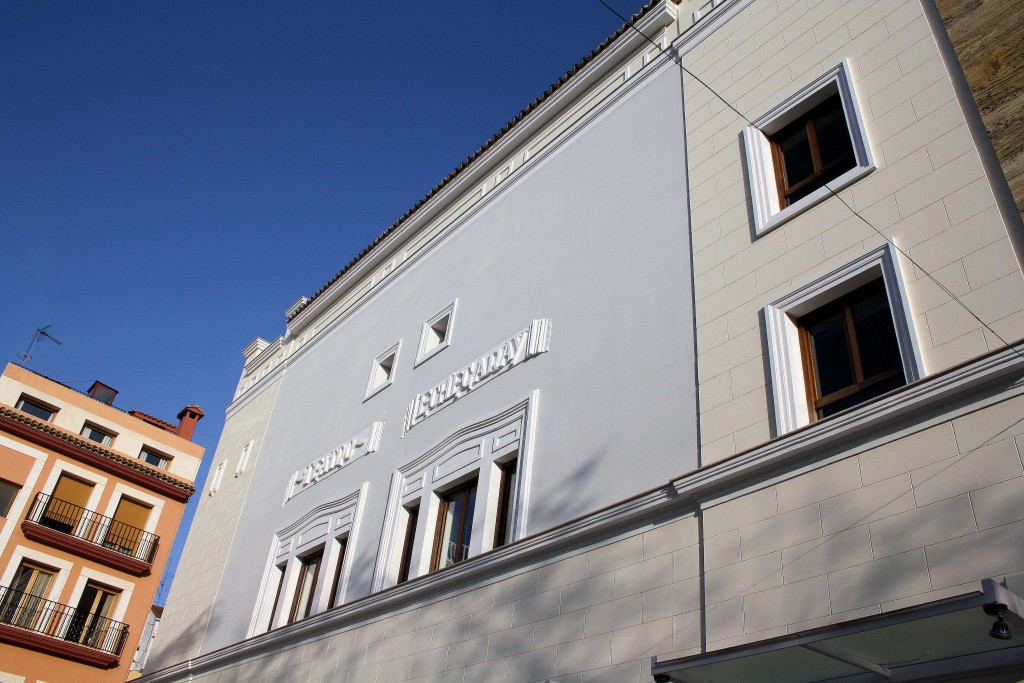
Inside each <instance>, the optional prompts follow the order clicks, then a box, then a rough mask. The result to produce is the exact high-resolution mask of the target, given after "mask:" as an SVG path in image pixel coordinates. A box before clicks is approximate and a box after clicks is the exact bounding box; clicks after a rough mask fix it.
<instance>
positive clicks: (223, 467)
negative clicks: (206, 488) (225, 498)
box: [209, 460, 228, 496]
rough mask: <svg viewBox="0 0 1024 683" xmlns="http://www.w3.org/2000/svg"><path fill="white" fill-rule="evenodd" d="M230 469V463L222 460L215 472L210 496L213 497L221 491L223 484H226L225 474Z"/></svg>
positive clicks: (211, 481) (211, 482)
mask: <svg viewBox="0 0 1024 683" xmlns="http://www.w3.org/2000/svg"><path fill="white" fill-rule="evenodd" d="M227 469H228V461H227V460H222V461H221V462H220V464H219V465H217V469H216V470H214V472H213V477H212V478H211V479H210V494H209V495H211V496H212V495H213V494H215V493H217V491H219V490H220V487H221V484H223V483H224V472H225V471H227Z"/></svg>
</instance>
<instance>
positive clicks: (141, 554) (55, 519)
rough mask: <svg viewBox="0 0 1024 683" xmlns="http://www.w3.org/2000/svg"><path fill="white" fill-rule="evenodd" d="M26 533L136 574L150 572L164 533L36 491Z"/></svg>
mask: <svg viewBox="0 0 1024 683" xmlns="http://www.w3.org/2000/svg"><path fill="white" fill-rule="evenodd" d="M21 529H22V531H23V532H24V534H25V536H26V537H28V538H31V539H32V540H34V541H39V542H40V543H46V544H47V545H51V546H54V547H57V548H63V549H65V550H69V551H71V552H73V553H75V554H77V555H80V556H82V557H87V558H89V559H91V560H96V561H97V562H102V563H103V564H105V565H107V566H109V567H114V568H115V569H120V570H121V571H124V572H127V573H129V574H133V575H135V576H145V575H147V574H149V572H150V570H151V569H152V567H153V556H154V555H155V554H156V549H157V545H158V543H159V540H160V537H159V536H157V535H155V534H151V533H149V532H146V531H143V530H142V529H139V528H137V527H133V526H130V525H128V524H125V523H124V522H119V521H117V520H116V519H113V518H111V517H105V516H103V515H100V514H97V513H95V512H92V511H91V510H86V509H85V508H82V507H78V506H77V505H72V504H71V503H69V502H67V501H64V500H60V499H59V498H53V497H51V496H49V495H47V494H45V493H38V494H36V498H35V500H34V501H33V502H32V508H31V509H30V510H29V512H28V515H27V516H26V517H25V521H24V522H22V524H21Z"/></svg>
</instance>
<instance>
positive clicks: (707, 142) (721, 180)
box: [683, 0, 1024, 464]
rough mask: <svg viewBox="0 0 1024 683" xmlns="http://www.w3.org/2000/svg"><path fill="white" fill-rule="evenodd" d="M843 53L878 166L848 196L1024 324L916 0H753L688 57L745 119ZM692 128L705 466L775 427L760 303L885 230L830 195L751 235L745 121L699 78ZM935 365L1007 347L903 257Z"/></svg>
mask: <svg viewBox="0 0 1024 683" xmlns="http://www.w3.org/2000/svg"><path fill="white" fill-rule="evenodd" d="M844 58H845V59H848V60H849V62H850V65H851V71H852V74H851V75H852V78H853V81H854V83H855V87H856V90H857V92H858V99H859V102H860V108H861V114H862V116H863V118H864V121H865V126H866V128H867V131H868V137H869V140H870V142H871V145H872V153H873V154H874V157H875V162H876V165H877V167H878V168H877V170H876V171H874V172H873V173H871V174H869V175H868V176H867V177H865V178H863V179H861V180H860V181H858V182H856V183H854V184H853V185H851V186H849V187H847V188H846V189H845V190H843V191H842V192H841V193H840V195H841V196H842V197H843V199H844V200H845V201H846V202H848V203H849V204H850V206H852V207H854V208H856V210H857V211H858V212H860V213H861V214H862V215H863V216H864V217H865V218H867V220H869V221H870V222H871V223H872V224H873V225H874V226H876V227H877V228H878V229H879V230H881V231H882V232H883V233H884V234H886V235H887V236H890V237H892V238H893V239H894V240H895V242H896V244H897V245H898V246H899V247H900V248H901V249H904V250H906V251H907V252H908V253H909V254H910V255H911V256H912V258H913V259H915V260H916V261H917V262H918V263H920V264H921V266H922V267H924V268H926V269H927V270H928V272H930V273H931V274H932V275H934V276H935V277H936V278H937V279H938V280H939V281H940V282H942V284H943V285H945V286H946V287H948V288H949V289H950V290H951V291H952V292H954V293H955V294H956V295H957V296H959V297H961V298H962V299H963V300H964V301H965V302H966V303H967V304H968V305H969V306H970V307H971V309H972V310H973V311H974V312H975V313H976V314H977V315H978V316H979V317H980V318H981V319H982V320H984V321H985V322H986V323H987V324H989V325H991V326H992V327H993V328H994V329H995V330H996V331H997V332H998V333H999V334H1000V335H1001V336H1002V337H1003V338H1004V339H1006V340H1007V341H1014V340H1017V339H1019V338H1021V336H1022V335H1024V310H1022V309H1024V280H1022V278H1021V275H1020V271H1019V270H1018V269H1017V266H1016V263H1015V261H1014V257H1013V252H1012V250H1011V248H1010V245H1009V242H1008V239H1007V236H1006V229H1005V227H1004V226H1003V224H1002V222H1001V220H1000V218H999V214H998V211H997V209H996V207H995V202H994V198H993V195H992V191H991V189H990V187H989V183H988V180H987V179H986V177H985V176H984V174H983V170H982V165H981V161H980V159H979V156H978V154H977V152H976V150H975V148H974V146H973V143H972V141H971V136H970V134H969V132H968V130H967V125H966V123H965V120H964V117H963V114H962V112H961V110H960V105H959V103H958V102H957V100H956V99H955V96H954V92H953V89H952V86H951V85H950V81H949V78H948V76H947V74H946V72H945V70H944V67H943V65H942V62H941V59H940V57H939V54H938V51H937V48H936V45H935V41H934V39H933V37H932V36H931V34H930V32H929V28H928V25H927V22H926V20H925V18H924V16H923V14H922V10H921V5H920V2H919V0H892V1H891V2H881V3H858V2H840V1H839V0H824V1H822V2H808V1H806V0H780V1H779V2H761V1H757V0H755V2H753V3H751V4H750V5H749V6H747V7H746V8H745V9H743V10H742V11H741V12H740V13H739V14H738V15H737V16H736V17H734V18H733V19H732V20H731V21H729V22H728V23H727V24H726V25H724V26H723V27H721V28H719V29H718V30H717V31H715V32H714V33H713V34H712V35H711V36H710V37H709V38H707V39H705V40H704V41H703V42H702V43H700V44H699V45H697V46H696V47H695V48H693V49H692V50H690V51H689V52H687V53H685V55H684V57H683V59H684V63H685V65H686V67H687V68H688V69H689V70H690V71H692V72H693V73H695V74H697V75H698V76H699V77H700V78H702V79H703V80H705V81H707V82H708V83H709V84H710V85H711V86H712V87H713V88H714V89H715V90H716V91H718V92H719V93H720V94H721V95H722V96H723V97H724V98H726V99H727V100H728V101H729V102H731V103H732V104H734V105H735V106H736V107H737V108H738V109H739V110H740V111H742V112H744V114H745V115H746V116H747V117H749V118H751V119H752V118H755V117H757V116H758V115H760V114H761V113H763V112H764V111H765V110H766V109H767V108H768V107H771V106H773V105H774V104H775V103H777V102H779V101H781V100H782V99H783V98H784V97H785V96H787V95H788V94H789V93H790V92H792V91H794V90H796V89H797V88H799V87H800V86H802V85H804V84H806V83H808V82H810V81H812V80H813V78H814V77H815V76H816V75H818V74H820V73H822V72H823V71H826V70H828V69H829V68H831V67H833V66H835V65H836V64H837V63H839V61H840V60H842V59H844ZM685 101H686V126H687V139H688V154H689V162H688V163H689V171H690V199H691V206H692V231H693V247H694V274H695V278H696V282H695V290H696V291H695V297H696V302H697V303H696V315H697V330H698V331H697V344H698V370H699V377H700V400H701V432H702V441H703V444H702V445H703V462H704V463H705V464H707V463H710V462H715V461H717V460H720V459H721V458H723V457H727V456H729V455H731V454H733V453H735V452H738V451H742V450H744V449H746V448H749V447H751V446H754V445H756V444H759V443H763V442H764V441H766V440H768V439H769V438H770V437H771V436H772V435H773V433H772V431H773V429H774V422H773V420H774V417H773V415H772V414H771V404H770V399H769V396H770V393H771V388H770V386H768V377H769V372H768V359H767V353H766V351H765V348H766V347H765V343H766V341H765V336H764V329H763V323H762V321H761V311H762V309H763V307H764V306H765V304H767V303H768V302H770V301H772V300H774V299H776V298H777V297H779V296H780V295H782V294H784V293H786V292H788V291H790V290H791V289H792V288H794V287H796V286H798V285H800V284H802V283H804V282H807V281H809V280H812V279H813V278H815V277H818V276H821V275H823V274H825V273H828V272H829V271H831V270H833V269H834V268H836V267H837V266H839V265H841V264H843V263H846V262H848V261H849V260H850V259H851V258H852V257H854V256H855V255H857V254H859V253H862V252H863V251H865V250H867V249H870V248H873V247H875V246H877V245H879V244H881V243H882V238H881V237H880V236H879V235H878V234H877V233H876V232H875V231H874V230H872V229H871V228H870V227H869V226H867V225H865V224H864V223H863V222H862V221H861V220H860V219H858V218H857V217H856V216H854V215H852V214H851V212H850V210H849V209H847V208H846V207H845V206H843V204H842V203H841V202H839V201H838V200H837V199H835V198H830V199H826V200H825V201H823V202H822V203H820V204H818V205H817V206H815V207H813V208H812V209H810V210H808V211H806V212H804V213H803V214H801V215H799V216H796V217H794V218H793V219H791V220H790V221H788V222H786V223H784V224H782V225H780V226H779V227H778V228H776V229H775V230H772V231H771V232H768V233H767V234H763V235H761V236H760V237H758V238H756V239H755V238H754V237H753V230H752V228H751V222H750V218H749V203H750V200H749V197H748V195H747V189H746V181H745V163H744V161H743V159H742V152H741V147H742V145H741V141H740V134H741V130H742V128H743V126H744V125H745V122H744V121H742V120H741V119H740V118H739V117H737V116H736V114H734V113H733V112H732V111H730V110H729V109H727V108H726V107H725V105H723V104H722V103H721V101H719V100H718V99H717V98H716V97H715V96H714V95H712V94H711V93H710V92H709V91H708V90H707V89H706V88H704V87H703V86H702V85H700V84H699V83H697V82H696V81H695V80H694V79H692V78H690V77H687V78H686V81H685ZM901 267H902V270H903V274H904V278H905V281H906V285H907V290H908V291H907V295H908V298H909V301H910V308H911V311H912V314H913V328H914V331H915V334H916V336H917V339H918V341H919V344H920V348H921V351H922V355H923V360H924V364H925V372H926V374H930V373H934V372H937V371H940V370H942V369H945V368H948V367H951V366H953V365H956V364H958V363H961V362H963V361H965V360H968V359H970V358H972V357H975V356H977V355H979V354H982V353H985V352H986V351H989V350H991V349H994V348H998V347H1000V346H1002V343H1001V342H1000V341H999V340H998V339H996V338H995V337H994V336H992V335H991V334H990V333H989V332H987V331H985V330H984V328H983V327H982V326H981V325H979V324H978V322H977V321H976V320H974V319H973V318H972V317H971V316H969V315H968V314H967V313H965V312H964V311H963V309H962V308H961V307H960V306H959V305H958V304H957V303H956V302H955V301H953V300H952V299H951V298H950V297H949V296H948V295H946V294H945V293H943V292H942V291H941V290H940V289H939V288H938V287H937V286H936V285H935V283H934V282H932V281H931V280H930V279H928V278H927V277H925V276H924V275H923V273H922V272H921V271H919V270H918V269H917V268H915V267H914V266H912V265H910V264H909V263H907V262H905V261H904V262H903V263H901Z"/></svg>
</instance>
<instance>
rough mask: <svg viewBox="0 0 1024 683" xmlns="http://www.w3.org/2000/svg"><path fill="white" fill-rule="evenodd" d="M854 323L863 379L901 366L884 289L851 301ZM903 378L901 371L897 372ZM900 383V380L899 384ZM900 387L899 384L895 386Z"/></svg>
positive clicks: (894, 329)
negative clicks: (852, 303)
mask: <svg viewBox="0 0 1024 683" xmlns="http://www.w3.org/2000/svg"><path fill="white" fill-rule="evenodd" d="M851 309H852V312H853V324H854V327H856V331H857V345H858V346H859V347H860V357H861V365H862V367H863V368H864V379H871V378H872V377H874V376H875V375H879V374H881V373H883V372H885V371H886V370H893V369H895V368H902V365H903V363H902V361H901V360H900V348H899V343H898V342H897V341H896V328H894V327H893V324H892V314H891V313H890V311H889V301H888V299H887V298H886V296H885V292H879V293H877V294H875V295H874V296H871V297H870V298H868V299H866V300H864V301H860V302H858V303H856V304H854V305H853V306H852V307H851ZM900 378H901V379H902V373H901V375H900ZM902 383H903V382H902V381H901V382H900V384H902ZM897 386H899V385H897Z"/></svg>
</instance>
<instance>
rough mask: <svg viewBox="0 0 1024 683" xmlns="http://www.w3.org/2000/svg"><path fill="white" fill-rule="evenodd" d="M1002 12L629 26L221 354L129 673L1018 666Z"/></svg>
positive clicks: (846, 6)
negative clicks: (191, 502)
mask: <svg viewBox="0 0 1024 683" xmlns="http://www.w3.org/2000/svg"><path fill="white" fill-rule="evenodd" d="M982 4H983V5H984V3H982ZM1021 17H1022V14H1021V12H1020V11H1019V10H1013V9H1011V8H1006V11H1003V12H1001V13H999V15H998V21H999V22H1001V26H1000V27H999V29H998V30H996V29H995V28H993V22H994V21H996V19H995V18H994V17H993V16H992V12H991V8H990V7H981V8H980V9H979V8H977V7H975V8H973V9H972V8H971V7H963V6H959V5H955V3H947V2H940V3H939V4H938V5H936V4H935V3H934V2H932V0H891V1H886V2H867V1H846V2H844V1H842V0H690V1H682V2H679V1H676V0H655V1H653V2H650V3H648V4H647V5H645V6H644V7H642V8H641V9H640V11H639V12H638V13H637V14H636V15H634V16H633V17H631V18H630V20H629V22H628V23H627V24H626V25H625V26H623V27H622V28H621V29H620V30H619V31H617V32H616V33H615V34H614V35H612V36H610V37H609V39H608V40H607V41H605V42H604V43H603V44H602V45H601V46H599V47H598V48H597V49H596V50H595V51H594V52H592V53H591V54H590V55H588V56H587V57H586V58H585V59H584V60H583V61H582V62H581V63H580V64H578V65H577V66H576V67H574V68H573V69H572V70H571V71H570V72H568V73H567V74H566V75H565V77H564V78H563V79H560V80H559V82H558V83H557V84H555V85H554V86H553V87H552V88H551V89H549V90H548V91H547V92H546V93H545V94H544V95H543V96H541V97H540V98H538V100H536V101H535V102H534V103H533V104H531V105H530V106H529V107H528V108H527V109H526V110H524V111H523V112H521V114H520V115H518V116H517V117H516V118H515V119H514V120H513V122H512V123H510V124H509V125H507V126H506V127H505V128H503V129H502V130H501V132H500V133H498V134H497V135H495V136H494V137H493V138H492V139H491V140H489V141H488V142H487V143H486V144H485V145H484V146H483V147H481V148H480V149H479V150H478V151H477V152H475V153H474V154H473V155H472V156H471V157H470V158H469V159H467V160H466V162H465V163H464V164H462V165H460V166H459V168H458V169H457V171H455V172H454V173H452V174H451V175H449V176H448V177H446V178H445V179H444V180H443V181H442V182H441V183H439V184H438V185H437V186H436V187H435V188H434V189H433V190H432V191H431V192H430V193H429V194H428V195H427V196H425V197H424V198H423V199H422V200H421V201H420V202H418V203H417V205H416V206H414V207H413V208H412V209H410V210H409V212H407V213H406V214H405V215H404V216H403V217H402V218H401V219H400V220H399V221H397V222H396V223H395V224H394V225H392V226H390V227H389V228H388V229H387V230H385V231H384V232H383V233H382V235H381V236H380V237H379V238H378V239H377V240H375V242H374V243H373V244H372V245H371V246H370V247H368V248H367V249H366V250H365V251H364V252H363V253H362V254H360V255H359V256H358V257H357V258H356V259H355V260H353V261H352V262H351V263H349V265H347V266H345V268H343V269H342V270H341V271H340V272H339V273H338V274H337V275H335V276H334V277H333V278H331V279H330V280H329V281H328V282H327V283H326V284H325V285H324V286H323V287H322V288H321V289H320V290H318V291H317V292H315V293H314V294H313V295H311V296H310V297H302V298H300V299H299V300H298V301H296V303H295V304H294V305H293V306H291V307H290V308H289V309H288V310H287V311H286V312H285V317H286V328H285V331H284V334H282V335H281V336H280V337H279V338H277V339H275V340H274V341H272V342H268V341H266V340H263V339H260V338H257V339H255V340H254V341H253V342H252V343H251V344H250V345H249V346H248V347H247V348H246V349H245V350H244V351H243V355H244V368H243V370H242V374H241V377H240V380H239V383H238V386H237V390H236V393H235V397H234V400H233V401H232V403H231V404H230V405H229V406H228V408H227V421H226V424H225V428H224V433H223V435H222V438H221V442H220V444H219V446H218V448H217V453H216V455H215V460H214V468H215V469H214V470H213V475H212V477H211V483H210V486H209V490H208V491H206V492H205V494H204V498H203V502H202V504H201V505H200V507H199V510H198V513H197V517H196V522H195V525H194V526H193V530H192V533H191V535H190V538H189V540H188V544H187V546H186V549H185V555H184V556H183V560H182V565H181V569H180V570H179V573H178V578H177V581H176V583H175V585H174V587H173V588H172V590H171V593H170V596H169V599H168V603H167V606H166V607H167V609H166V611H165V613H164V617H163V620H162V622H161V628H160V631H159V632H158V634H157V637H156V640H155V642H154V646H153V651H152V653H151V655H150V660H149V672H150V673H148V675H147V676H145V677H144V680H145V681H152V682H153V683H157V682H158V681H159V682H163V681H168V682H170V681H175V682H177V681H202V682H204V683H233V682H235V681H268V682H269V681H284V680H287V681H297V682H303V683H305V682H310V683H312V682H316V681H323V682H326V681H332V682H340V681H345V682H347V683H355V682H357V681H359V682H361V681H374V682H376V683H398V682H401V681H416V682H418V683H420V682H422V683H426V682H427V681H459V682H461V683H471V682H476V681H480V682H487V683H493V682H502V681H504V682H506V683H523V682H526V681H559V682H569V681H572V682H575V683H592V682H595V681H615V682H616V683H619V682H622V681H636V682H640V681H657V682H658V683H665V682H666V681H675V682H683V681H699V682H706V681H722V682H730V683H731V682H735V681H744V682H753V683H758V682H764V683H768V682H773V683H776V682H780V681H781V682H788V681H793V682H797V681H799V682H812V681H813V682H821V681H838V680H842V681H848V682H853V681H858V682H859V681H879V680H893V681H896V680H898V681H934V680H955V681H984V682H988V683H995V682H1003V681H1013V682H1015V681H1019V680H1021V679H1022V678H1024V648H1022V647H1021V646H1020V640H1021V636H1020V635H1019V634H1021V633H1024V630H1022V629H1024V620H1022V615H1024V602H1022V600H1021V597H1020V596H1021V595H1024V543H1022V540H1024V505H1021V503H1020V501H1021V500H1022V499H1024V498H1022V494H1024V465H1022V461H1021V450H1020V449H1021V445H1022V443H1021V441H1022V439H1024V395H1022V394H1024V345H1022V343H1021V339H1022V337H1024V277H1022V271H1021V263H1022V258H1021V257H1022V254H1024V248H1022V246H1024V225H1022V223H1021V214H1020V212H1019V210H1018V208H1017V207H1018V206H1022V205H1024V203H1022V202H1021V198H1020V196H1019V194H1020V192H1019V190H1018V189H1017V188H1019V187H1020V186H1021V185H1020V174H1019V173H1018V172H1017V171H1015V170H1014V168H1015V167H1014V163H1015V162H1013V160H1014V159H1016V158H1017V157H1016V156H1015V154H1016V151H1015V150H1016V147H1015V144H1016V143H1015V142H1014V141H1013V140H1012V139H1008V136H1010V137H1012V133H1011V132H1009V131H1008V127H1007V123H1006V122H1007V121H1012V120H1013V116H1014V114H1013V112H1014V111H1016V112H1018V113H1019V108H1017V109H1014V107H1013V105H1012V102H1011V103H1010V104H1008V103H1007V98H1006V96H1005V93H1006V92H1008V91H1009V92H1011V93H1012V92H1013V88H1012V87H1008V86H1007V83H1008V82H1013V81H1012V78H1017V79H1018V81H1017V82H1018V83H1019V78H1020V77H1019V76H1014V75H1013V74H1012V73H1011V74H1007V75H1000V77H999V78H995V79H993V78H991V77H990V76H991V75H990V74H986V72H985V68H984V67H983V66H979V65H983V64H985V63H991V60H990V59H988V58H987V57H985V55H986V54H987V53H985V52H984V50H985V49H990V50H992V51H994V53H995V54H1010V53H1012V52H1013V51H1014V50H1016V49H1017V48H1016V44H1015V38H1013V37H1012V36H1018V35H1020V32H1019V31H1015V30H1014V29H1013V28H1012V26H1014V25H1016V26H1021V25H1022V23H1024V22H1022V20H1021ZM1014 22H1016V23H1014ZM947 26H950V27H953V28H947ZM972 27H973V28H972ZM1008 27H1009V28H1008ZM989 28H992V32H991V35H995V36H1003V38H1002V40H1003V43H1004V45H1002V47H1003V48H1005V49H1001V46H1000V44H999V42H998V41H996V42H995V43H992V41H991V40H989V41H988V43H986V41H985V40H984V39H979V38H978V34H979V32H982V33H983V32H985V31H986V30H988V29H989ZM954 29H955V30H954ZM1008 36H1009V37H1008ZM980 46H981V47H980ZM982 48H984V49H982ZM979 74H980V80H979ZM1004 76H1005V77H1004ZM1007 78H1010V79H1011V80H1010V81H1007V80H1006V79H1007ZM979 83H981V84H982V85H979ZM1000 93H1002V94H1000ZM986 97H987V98H988V99H986ZM1011 100H1012V98H1011ZM979 102H981V103H982V105H983V108H979V105H978V103H979ZM985 102H989V103H993V102H994V103H995V104H993V105H992V106H989V105H988V104H985ZM1011 162H1013V163H1011ZM1015 193H1016V194H1015ZM1008 636H1009V637H1008Z"/></svg>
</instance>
